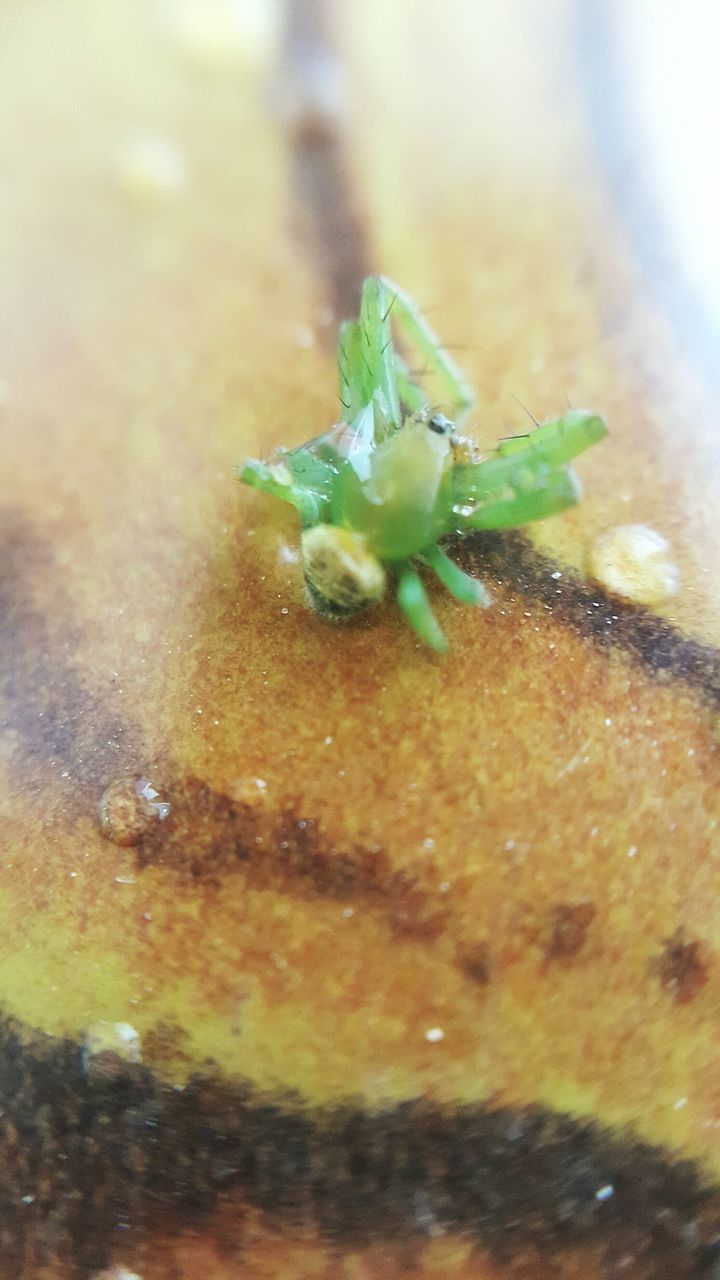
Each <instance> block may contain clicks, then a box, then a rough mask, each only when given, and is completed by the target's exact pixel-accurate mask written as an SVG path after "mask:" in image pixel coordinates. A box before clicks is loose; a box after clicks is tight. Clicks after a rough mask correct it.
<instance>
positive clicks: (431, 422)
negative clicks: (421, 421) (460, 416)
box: [427, 413, 455, 436]
mask: <svg viewBox="0 0 720 1280" xmlns="http://www.w3.org/2000/svg"><path fill="white" fill-rule="evenodd" d="M427 425H428V427H429V429H430V431H434V432H435V434H436V435H438V436H451V435H452V433H453V431H454V429H455V423H454V422H451V421H450V419H449V418H446V417H445V414H444V413H434V414H433V415H432V417H431V418H428V421H427Z"/></svg>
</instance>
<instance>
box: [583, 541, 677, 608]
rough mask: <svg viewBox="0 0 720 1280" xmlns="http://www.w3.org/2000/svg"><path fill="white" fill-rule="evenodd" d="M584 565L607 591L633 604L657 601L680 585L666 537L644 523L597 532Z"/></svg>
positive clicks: (659, 601)
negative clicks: (586, 563)
mask: <svg viewBox="0 0 720 1280" xmlns="http://www.w3.org/2000/svg"><path fill="white" fill-rule="evenodd" d="M588 569H589V571H590V573H591V574H592V576H593V577H594V578H596V579H597V581H598V582H601V583H602V585H603V586H604V587H606V588H607V590H608V591H613V592H615V594H616V595H619V596H623V597H624V598H625V599H626V600H632V601H633V602H634V603H635V604H647V605H653V604H660V603H661V602H662V601H663V600H667V599H668V598H669V597H670V596H674V595H676V593H677V590H678V587H679V585H680V574H679V571H678V568H677V565H676V564H675V563H674V561H673V559H672V556H671V553H670V545H669V543H668V541H667V538H664V537H663V535H662V534H661V533H658V531H657V530H656V529H649V528H648V527H647V525H644V524H624V525H617V526H616V527H615V528H614V529H608V530H607V531H606V532H605V533H601V534H600V535H599V537H597V538H596V539H595V541H594V542H593V544H592V546H591V548H590V551H589V553H588Z"/></svg>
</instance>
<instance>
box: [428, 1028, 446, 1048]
mask: <svg viewBox="0 0 720 1280" xmlns="http://www.w3.org/2000/svg"><path fill="white" fill-rule="evenodd" d="M425 1039H426V1040H427V1041H428V1042H429V1043H430V1044H439V1043H440V1041H441V1040H444V1039H445V1032H444V1031H443V1029H442V1027H430V1028H429V1030H428V1031H426V1032H425Z"/></svg>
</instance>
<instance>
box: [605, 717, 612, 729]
mask: <svg viewBox="0 0 720 1280" xmlns="http://www.w3.org/2000/svg"><path fill="white" fill-rule="evenodd" d="M604 723H605V728H606V729H609V728H610V725H611V724H612V720H611V718H610V716H606V717H605V721H604Z"/></svg>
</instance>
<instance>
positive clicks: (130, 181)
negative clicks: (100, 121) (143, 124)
mask: <svg viewBox="0 0 720 1280" xmlns="http://www.w3.org/2000/svg"><path fill="white" fill-rule="evenodd" d="M115 171H116V175H117V180H118V182H119V184H120V187H121V190H122V191H123V193H124V194H125V196H127V198H128V199H129V200H131V201H132V202H133V203H134V204H138V205H154V204H160V203H164V202H165V201H167V200H168V199H169V198H173V197H175V196H177V195H179V194H181V193H182V192H183V191H184V190H185V189H186V187H187V186H188V182H189V170H188V165H187V160H186V158H185V153H184V151H183V149H182V147H181V146H180V145H179V144H178V143H177V142H175V140H174V139H173V138H165V137H162V136H155V135H153V134H143V135H140V136H138V137H136V138H130V139H128V141H127V142H126V143H125V144H124V146H123V147H122V148H121V150H120V152H119V154H118V156H117V158H116V162H115Z"/></svg>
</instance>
